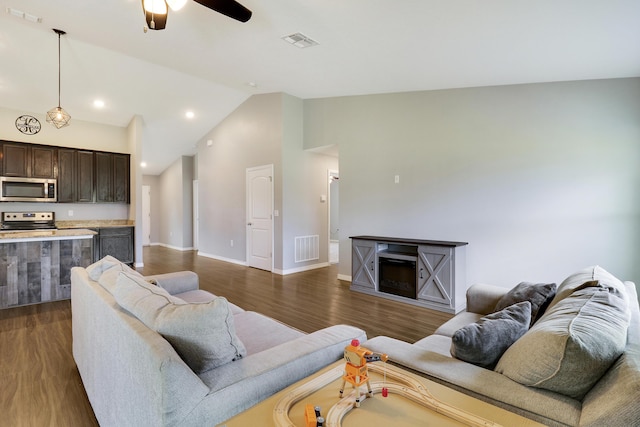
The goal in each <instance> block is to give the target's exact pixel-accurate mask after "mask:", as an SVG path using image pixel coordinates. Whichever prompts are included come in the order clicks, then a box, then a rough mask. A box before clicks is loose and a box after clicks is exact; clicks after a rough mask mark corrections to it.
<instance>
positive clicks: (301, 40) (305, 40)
mask: <svg viewBox="0 0 640 427" xmlns="http://www.w3.org/2000/svg"><path fill="white" fill-rule="evenodd" d="M282 40H284V41H286V42H287V43H291V44H292V45H294V46H296V47H299V48H305V47H311V46H316V45H317V44H318V42H317V41H315V40H313V39H312V38H311V37H308V36H305V35H304V34H302V33H293V34H289V35H288V36H284V37H282Z"/></svg>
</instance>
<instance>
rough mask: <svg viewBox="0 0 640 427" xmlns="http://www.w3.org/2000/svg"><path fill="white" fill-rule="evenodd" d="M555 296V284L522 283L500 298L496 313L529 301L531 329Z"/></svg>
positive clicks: (495, 309)
mask: <svg viewBox="0 0 640 427" xmlns="http://www.w3.org/2000/svg"><path fill="white" fill-rule="evenodd" d="M555 295H556V284H555V283H529V282H521V283H519V284H518V285H517V286H516V287H515V288H513V289H511V290H510V291H509V292H507V293H506V294H505V295H504V296H503V297H502V298H500V300H499V301H498V303H497V304H496V306H495V308H494V311H500V310H502V309H503V308H505V307H508V306H510V305H513V304H515V303H518V302H522V301H529V302H530V303H531V324H530V325H529V327H531V326H532V325H533V324H534V323H535V322H536V320H538V319H539V318H540V316H542V314H544V312H545V310H546V309H547V306H548V305H549V303H550V302H551V300H552V299H553V297H554V296H555Z"/></svg>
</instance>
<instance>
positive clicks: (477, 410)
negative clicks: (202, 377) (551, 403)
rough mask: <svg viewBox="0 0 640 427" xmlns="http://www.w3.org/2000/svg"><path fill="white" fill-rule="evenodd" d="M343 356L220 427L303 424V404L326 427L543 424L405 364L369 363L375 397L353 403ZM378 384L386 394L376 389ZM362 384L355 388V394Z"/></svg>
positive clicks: (291, 426)
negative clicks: (344, 382) (314, 409)
mask: <svg viewBox="0 0 640 427" xmlns="http://www.w3.org/2000/svg"><path fill="white" fill-rule="evenodd" d="M343 369H344V361H339V362H336V363H334V364H332V365H330V366H328V367H327V368H325V369H323V370H321V371H319V372H317V373H316V374H314V375H311V376H310V377H308V378H305V379H303V380H301V381H299V382H297V383H295V384H293V385H291V386H289V387H287V388H285V389H284V390H282V391H280V392H278V393H276V394H275V395H273V396H271V397H270V398H268V399H266V400H264V401H262V402H260V403H259V404H257V405H256V406H254V407H252V408H249V409H248V410H246V411H244V412H242V413H240V414H238V415H236V416H235V417H233V418H231V419H229V420H227V421H226V422H225V423H222V424H220V427H246V426H276V427H280V426H282V427H285V426H286V427H305V426H306V424H305V417H304V413H305V406H306V405H307V404H311V405H313V406H320V408H321V413H322V416H323V417H324V418H325V424H324V426H326V427H339V426H343V427H351V426H353V427H358V426H368V427H369V426H384V425H393V426H394V427H396V426H399V427H403V426H406V427H410V426H411V427H415V426H423V425H431V426H438V427H448V426H494V427H498V426H503V427H506V426H514V425H517V426H519V427H529V426H531V427H533V426H543V424H539V423H537V422H535V421H532V420H530V419H528V418H524V417H522V416H520V415H517V414H514V413H512V412H509V411H507V410H505V409H502V408H498V407H497V406H494V405H491V404H489V403H486V402H483V401H481V400H478V399H475V398H473V397H470V396H467V395H465V394H463V393H460V392H458V391H455V390H453V389H451V388H448V387H446V386H443V385H441V384H438V383H435V382H433V381H430V380H428V379H426V378H423V377H421V376H419V375H416V374H414V373H412V372H409V371H407V370H405V369H402V368H399V367H397V366H393V365H391V364H385V363H382V362H374V363H370V364H369V377H370V382H371V387H372V389H373V392H374V397H368V398H366V399H364V400H363V401H362V402H361V404H360V407H359V408H355V407H354V404H353V403H354V401H355V390H354V389H353V388H352V387H351V385H350V384H348V383H347V385H346V387H345V390H344V398H342V399H341V398H340V396H339V391H340V387H341V385H342V373H343ZM382 387H386V388H387V389H388V391H389V393H388V397H383V396H382V395H381V394H380V391H381V389H382ZM365 392H366V386H365V387H360V394H361V395H362V394H363V393H365Z"/></svg>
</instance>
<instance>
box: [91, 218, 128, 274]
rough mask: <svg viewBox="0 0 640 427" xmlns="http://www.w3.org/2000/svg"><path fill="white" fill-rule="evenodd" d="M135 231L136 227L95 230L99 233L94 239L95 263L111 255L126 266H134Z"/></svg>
mask: <svg viewBox="0 0 640 427" xmlns="http://www.w3.org/2000/svg"><path fill="white" fill-rule="evenodd" d="M133 229H134V227H104V228H94V230H95V231H97V232H98V234H97V235H96V236H94V238H93V242H94V251H93V254H94V261H98V260H99V259H102V258H104V257H105V256H107V255H111V256H112V257H114V258H116V259H117V260H119V261H121V262H123V263H125V264H129V265H133V263H134V247H133V244H134V240H133Z"/></svg>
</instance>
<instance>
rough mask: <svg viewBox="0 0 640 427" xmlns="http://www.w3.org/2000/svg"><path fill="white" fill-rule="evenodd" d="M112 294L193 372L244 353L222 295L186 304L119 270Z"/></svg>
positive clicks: (223, 362) (199, 371)
mask: <svg viewBox="0 0 640 427" xmlns="http://www.w3.org/2000/svg"><path fill="white" fill-rule="evenodd" d="M114 297H115V299H116V301H117V302H118V304H119V305H120V306H121V307H122V308H124V309H125V310H127V311H129V312H130V313H131V314H133V315H134V316H136V317H137V318H138V319H140V321H142V322H143V323H144V324H145V325H147V327H149V328H151V329H153V330H155V331H156V332H158V333H159V334H160V335H162V336H163V337H164V338H165V339H166V340H167V341H168V342H169V343H170V344H171V345H172V346H173V348H174V349H175V350H176V352H177V353H178V354H179V355H180V357H182V359H183V360H184V361H185V363H186V364H187V365H189V367H190V368H191V369H192V370H193V371H194V372H195V373H198V374H199V373H202V372H205V371H208V370H210V369H213V368H215V367H217V366H220V365H223V364H225V363H228V362H231V361H233V360H236V359H239V358H241V357H243V356H245V355H246V349H245V347H244V344H242V342H241V341H240V339H239V338H238V337H237V336H236V332H235V325H234V323H233V315H232V314H231V310H230V308H229V304H228V302H227V300H226V299H225V298H222V297H216V298H214V299H213V300H211V301H209V302H207V303H193V304H188V303H185V302H184V301H182V300H180V299H179V298H176V297H173V296H171V295H169V293H167V291H165V290H164V289H162V288H160V287H158V286H154V285H152V284H150V283H148V282H146V281H145V280H144V279H143V278H141V277H138V276H136V275H131V274H127V273H120V276H119V277H118V282H117V286H116V289H115V291H114Z"/></svg>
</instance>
